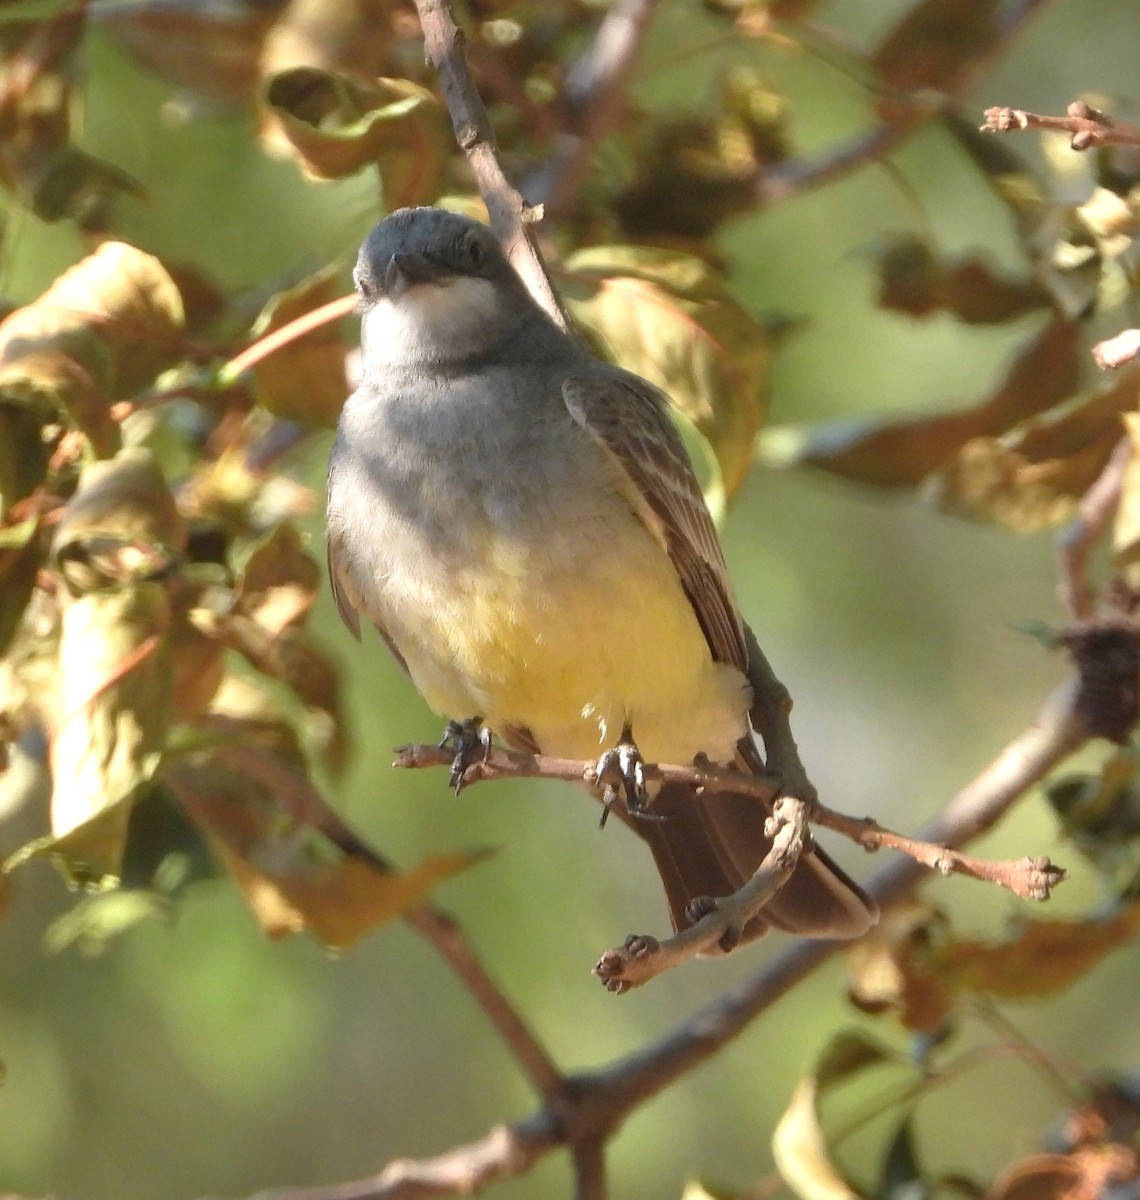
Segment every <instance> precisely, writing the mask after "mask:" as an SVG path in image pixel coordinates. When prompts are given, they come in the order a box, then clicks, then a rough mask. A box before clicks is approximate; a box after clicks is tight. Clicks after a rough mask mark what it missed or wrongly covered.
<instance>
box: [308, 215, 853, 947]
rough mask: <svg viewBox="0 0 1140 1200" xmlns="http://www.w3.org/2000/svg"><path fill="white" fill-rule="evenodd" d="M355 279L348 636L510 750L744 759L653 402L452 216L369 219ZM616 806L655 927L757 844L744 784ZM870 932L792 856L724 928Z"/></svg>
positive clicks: (343, 537) (712, 593)
mask: <svg viewBox="0 0 1140 1200" xmlns="http://www.w3.org/2000/svg"><path fill="white" fill-rule="evenodd" d="M354 277H355V280H356V286H357V289H358V290H359V292H360V297H361V302H360V311H361V314H362V328H361V345H362V356H361V364H362V370H361V380H360V385H359V387H358V388H357V389H356V391H355V392H354V393H353V394H352V396H351V397H350V398H349V399H348V402H347V403H346V404H345V407H344V411H343V413H342V414H341V418H340V424H339V428H338V432H337V438H336V442H335V445H334V446H333V451H332V458H331V461H330V463H329V479H328V551H329V570H330V575H331V578H332V586H333V592H334V594H335V597H336V602H337V606H338V608H339V610H340V613H341V616H342V617H343V618H344V620H345V622H346V624H347V625H348V627H349V628H350V629H351V630H352V632H353V633H354V634H355V635H356V636H357V637H359V635H360V615H363V616H364V617H366V618H367V619H368V620H369V621H370V622H371V623H372V624H373V625H375V627H376V628H377V629H378V630H379V631H380V636H381V637H382V638H383V639H384V641H385V642H386V643H387V644H388V647H389V649H390V650H391V651H392V653H393V654H394V655H395V656H396V658H397V660H398V661H399V662H400V664H401V665H402V666H403V667H404V669H405V670H406V671H407V673H408V674H409V675H410V676H411V678H412V681H413V683H414V684H415V685H416V687H417V688H418V689H419V691H420V693H421V694H422V695H423V697H424V698H425V699H426V700H427V702H428V703H429V704H430V705H431V706H432V708H434V709H435V710H436V711H437V712H439V713H440V714H443V715H445V716H447V717H451V718H460V719H465V718H471V717H475V716H476V715H477V716H478V717H479V718H481V720H482V721H483V722H484V724H485V727H486V728H487V729H488V730H490V731H492V732H493V733H494V734H495V735H497V736H498V737H500V738H502V739H503V740H504V741H505V742H507V743H508V744H509V745H511V746H514V747H517V748H519V749H524V750H527V751H530V752H541V753H544V754H551V755H556V756H560V757H566V758H583V759H585V758H592V757H596V756H598V755H599V752H600V751H602V750H604V749H606V748H609V747H613V746H614V745H615V744H616V743H617V742H618V740H619V738H621V737H622V736H623V734H625V735H626V736H628V735H630V734H632V739H633V741H634V742H635V743H636V746H637V748H638V750H640V752H641V754H642V755H643V756H644V758H645V760H646V761H649V762H668V763H688V762H691V761H692V760H693V759H694V757H696V756H697V755H698V754H702V753H703V754H705V755H707V756H708V758H709V759H711V760H712V761H714V762H718V763H736V764H737V765H741V766H744V767H745V768H746V769H750V770H755V769H758V767H759V766H760V765H761V760H760V758H759V756H758V752H757V749H756V745H755V743H754V742H753V740H752V730H751V727H750V724H749V715H748V710H749V705H750V701H751V690H750V688H749V685H748V682H747V680H746V672H747V670H748V646H747V641H746V637H745V628H744V622H743V620H742V618H741V615H740V611H739V609H738V608H737V605H736V601H735V599H734V597H733V593H732V587H731V585H730V583H729V579H728V574H727V571H726V568H725V563H724V557H723V554H722V552H721V548H720V544H719V541H718V539H717V535H716V531H715V529H714V527H713V523H712V520H711V518H710V516H709V513H708V509H707V508H706V506H705V503H704V500H703V498H702V496H701V492H700V488H699V487H698V484H697V480H696V478H695V476H694V474H693V469H692V466H691V464H690V462H689V459H688V457H687V455H686V453H685V450H684V447H683V446H682V444H681V441H680V439H679V438H678V435H677V433H676V431H675V429H674V428H673V426H672V424H671V422H670V420H669V417H668V416H667V410H668V403H669V402H668V399H667V397H665V396H664V395H663V394H662V393H661V392H659V391H658V390H657V389H656V388H654V387H653V386H652V385H651V384H649V383H647V382H646V381H645V380H644V379H641V378H639V377H638V376H636V375H632V374H630V373H629V372H627V371H623V370H620V369H618V368H617V367H612V366H609V365H607V364H605V363H603V362H601V361H599V360H598V359H596V358H594V357H593V356H592V355H590V354H589V353H588V352H587V351H586V350H585V349H584V348H583V347H582V346H581V345H579V344H578V342H576V341H575V340H574V339H573V338H572V337H571V336H569V335H568V334H566V333H565V332H563V331H562V330H561V329H560V328H558V326H557V325H555V323H554V322H553V321H552V320H551V319H550V317H549V316H547V314H546V313H545V312H544V311H543V310H542V309H541V308H540V307H539V306H538V304H537V303H536V302H535V301H534V300H533V299H532V298H531V296H530V294H529V293H528V292H527V290H526V288H525V287H524V286H523V284H522V282H521V280H520V279H519V277H518V275H516V273H515V271H514V270H513V268H512V267H511V265H510V263H509V262H508V261H507V258H506V256H505V255H504V254H503V252H502V250H501V248H500V246H499V244H498V242H497V241H496V239H495V237H494V236H493V235H492V233H491V232H490V230H488V229H487V228H485V227H484V226H482V225H479V224H477V223H476V222H474V221H471V220H469V219H467V218H466V217H462V216H459V215H457V214H455V213H450V212H443V211H441V210H438V209H431V208H414V209H401V210H400V211H399V212H395V213H393V214H392V215H391V216H389V217H388V218H386V219H385V220H384V221H382V222H381V223H380V224H379V225H378V226H377V227H376V228H375V229H374V230H373V231H372V233H371V234H370V235H369V236H368V239H367V240H366V241H365V243H364V246H363V247H362V249H361V252H360V258H359V260H358V262H357V266H356V271H355V275H354ZM619 815H620V816H621V817H622V819H623V820H624V821H625V822H626V823H627V824H628V825H630V826H631V827H632V828H633V829H634V830H636V832H637V833H638V834H640V836H641V837H642V838H644V840H645V841H646V842H648V844H649V848H650V850H651V851H652V853H653V857H654V859H655V861H656V864H657V869H658V871H659V872H660V874H661V878H662V880H663V882H664V884H665V891H666V894H667V896H668V900H669V907H670V910H671V914H672V919H673V924H674V927H676V928H681V927H683V926H684V925H686V924H688V923H689V921H690V920H691V919H692V912H693V911H700V908H699V906H698V908H697V909H696V910H693V909H691V908H690V906H691V905H692V904H693V902H694V901H696V900H698V899H700V900H702V901H707V898H709V897H717V896H726V895H728V894H730V893H732V892H734V891H735V890H736V889H737V888H738V887H740V886H741V885H742V884H743V883H744V882H745V881H746V880H747V879H748V878H749V877H750V876H751V875H752V874H753V872H754V871H755V869H756V867H757V866H758V865H759V863H760V861H761V859H762V858H763V856H764V854H765V853H766V852H767V849H768V846H769V842H768V840H767V839H766V838H765V836H764V821H765V817H766V812H765V810H764V808H763V806H762V805H760V804H758V803H757V801H756V800H754V799H749V798H748V797H746V796H740V795H730V794H716V795H709V796H707V797H701V796H698V795H696V794H695V792H694V790H693V789H692V788H691V787H684V786H673V785H668V786H664V787H662V788H661V789H660V790H659V791H658V793H657V794H656V795H655V796H654V797H653V799H652V803H651V806H650V809H649V811H648V813H645V814H640V815H639V814H637V813H636V812H631V811H628V810H622V809H619ZM653 818H657V819H653ZM874 920H875V909H874V905H873V904H872V903H871V901H870V900H868V898H867V897H866V896H865V895H864V894H863V893H862V892H861V891H860V890H859V888H858V886H857V885H856V884H854V883H853V882H852V881H851V880H850V879H848V878H847V877H846V876H845V875H844V874H843V873H842V872H841V871H840V870H839V869H838V868H837V867H836V866H835V865H834V864H833V863H831V862H830V861H829V860H828V859H827V858H826V857H825V856H824V855H823V854H822V853H821V852H820V851H818V850H814V851H812V852H810V853H808V854H806V855H805V856H804V857H803V859H802V860H801V862H800V863H799V865H798V866H797V868H796V871H795V872H794V874H793V876H792V878H791V880H790V881H789V882H788V883H787V884H786V886H785V887H784V888H783V889H782V890H781V891H780V892H779V893H778V894H777V895H776V896H775V898H774V899H773V900H772V901H771V903H770V904H769V905H768V906H767V907H766V908H765V909H764V911H763V913H762V914H761V915H760V916H759V917H757V918H755V919H754V920H753V921H752V922H751V923H750V924H749V926H748V928H747V929H745V931H744V939H745V940H749V939H751V938H753V937H757V936H759V935H760V934H761V933H763V932H764V930H765V928H767V926H768V925H775V926H777V927H779V928H782V929H787V930H790V931H792V932H795V933H799V934H807V935H812V936H817V937H855V936H858V935H859V934H861V933H863V932H864V931H865V930H866V929H867V928H868V927H869V926H870V925H871V924H872V923H873V922H874Z"/></svg>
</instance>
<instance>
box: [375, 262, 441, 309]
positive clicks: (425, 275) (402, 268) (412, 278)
mask: <svg viewBox="0 0 1140 1200" xmlns="http://www.w3.org/2000/svg"><path fill="white" fill-rule="evenodd" d="M447 274H448V272H447V270H446V269H445V268H444V267H442V266H440V264H439V263H437V262H433V261H432V260H431V259H430V258H428V257H426V255H423V254H416V253H414V252H412V251H406V250H401V251H399V252H398V253H396V254H393V255H392V257H391V259H390V260H389V262H388V269H387V270H386V271H385V272H384V294H385V295H386V296H389V297H391V298H392V299H393V300H395V299H398V298H399V297H400V296H402V295H403V294H404V293H405V292H406V291H407V290H408V289H409V288H411V287H415V285H416V284H419V283H439V282H440V281H441V280H442V279H444V278H445V277H446V276H447Z"/></svg>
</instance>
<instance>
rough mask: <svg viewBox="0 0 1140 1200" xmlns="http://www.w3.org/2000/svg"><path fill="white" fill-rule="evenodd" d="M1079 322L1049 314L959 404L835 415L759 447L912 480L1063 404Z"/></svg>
mask: <svg viewBox="0 0 1140 1200" xmlns="http://www.w3.org/2000/svg"><path fill="white" fill-rule="evenodd" d="M1078 333H1079V330H1078V326H1077V325H1076V323H1074V322H1071V321H1066V320H1060V319H1058V320H1055V321H1052V322H1050V324H1049V325H1047V326H1046V327H1045V329H1044V330H1042V331H1041V333H1039V334H1037V335H1036V336H1035V337H1034V338H1033V340H1032V341H1031V342H1030V343H1029V345H1028V346H1026V347H1025V348H1024V349H1023V350H1022V351H1021V352H1020V353H1019V354H1018V356H1017V358H1016V359H1015V360H1014V363H1013V365H1012V367H1011V368H1010V370H1009V373H1008V374H1007V375H1006V378H1005V380H1004V381H1003V382H1002V384H1001V386H1000V387H999V388H998V390H997V391H996V392H995V393H994V394H993V395H992V396H991V397H990V398H989V399H988V400H986V401H985V402H984V403H982V404H980V405H978V406H977V407H975V408H971V409H966V410H964V411H962V412H956V413H946V414H940V415H936V416H932V417H914V418H907V419H901V420H900V419H883V418H878V419H871V420H865V421H864V420H860V421H847V422H836V423H833V424H828V425H822V426H817V427H814V428H811V429H807V430H798V429H792V430H788V429H780V430H775V431H773V432H772V433H771V434H770V435H767V436H766V437H765V439H764V441H763V444H762V447H761V448H762V451H763V453H764V455H765V457H766V458H767V459H768V461H770V462H774V463H777V464H779V465H781V466H799V465H804V464H810V465H812V466H818V467H823V468H824V469H825V470H828V471H832V472H834V473H835V474H837V475H842V476H844V477H845V478H847V479H854V480H857V481H859V482H861V483H872V484H875V485H877V486H879V487H914V486H915V485H916V484H918V483H920V482H921V481H922V480H924V479H925V478H926V477H927V476H929V475H931V474H933V473H934V472H935V471H938V470H939V469H940V468H942V467H944V466H946V465H947V464H949V463H951V462H952V461H953V459H954V458H955V456H956V455H959V454H961V453H962V451H963V449H964V448H965V447H967V446H968V445H969V444H970V443H972V442H974V441H975V440H976V439H979V438H986V437H995V436H996V435H998V434H1000V433H1004V432H1005V431H1006V430H1008V429H1010V428H1011V427H1012V426H1014V425H1016V424H1017V423H1018V422H1019V421H1023V420H1026V419H1027V418H1029V417H1031V416H1034V415H1035V414H1038V413H1042V412H1045V411H1046V410H1048V409H1050V408H1052V407H1054V406H1055V405H1057V404H1059V403H1060V402H1061V401H1063V400H1064V399H1066V398H1067V397H1068V396H1069V395H1070V394H1071V393H1072V391H1073V389H1074V388H1075V387H1076V384H1077V378H1078V371H1079V363H1078V351H1079V342H1078Z"/></svg>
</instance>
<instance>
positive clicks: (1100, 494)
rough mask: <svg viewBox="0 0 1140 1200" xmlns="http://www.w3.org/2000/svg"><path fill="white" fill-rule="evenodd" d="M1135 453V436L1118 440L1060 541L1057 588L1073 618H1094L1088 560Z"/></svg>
mask: <svg viewBox="0 0 1140 1200" xmlns="http://www.w3.org/2000/svg"><path fill="white" fill-rule="evenodd" d="M1132 452H1133V445H1132V439H1131V438H1130V437H1128V436H1127V435H1126V436H1125V437H1122V438H1121V439H1120V441H1119V442H1117V444H1116V449H1115V450H1113V452H1112V456H1111V457H1110V458H1109V460H1108V462H1107V463H1106V464H1105V467H1104V470H1102V471H1101V473H1100V474H1099V475H1098V476H1097V478H1096V479H1095V480H1094V482H1093V484H1092V486H1091V487H1090V488H1089V489H1088V491H1087V492H1085V494H1084V495H1083V496H1082V497H1081V502H1080V504H1079V506H1078V507H1077V515H1076V517H1074V518H1073V520H1072V521H1071V522H1070V523H1069V524H1068V525H1066V526H1065V528H1064V529H1063V530H1062V531H1061V535H1060V537H1059V538H1058V540H1057V547H1058V554H1059V557H1060V560H1061V561H1060V576H1061V578H1060V582H1059V584H1058V591H1059V592H1060V596H1061V602H1062V603H1063V604H1064V606H1065V612H1066V613H1067V614H1068V616H1069V619H1070V620H1072V621H1088V620H1091V619H1092V616H1093V610H1094V607H1095V601H1096V593H1095V591H1094V590H1093V587H1092V585H1091V584H1090V583H1089V580H1088V560H1089V556H1090V555H1091V554H1092V551H1093V548H1094V547H1095V546H1096V544H1097V543H1098V542H1099V541H1100V539H1101V537H1102V536H1103V535H1104V532H1105V530H1106V529H1107V528H1108V525H1109V522H1110V521H1111V520H1112V517H1113V514H1114V513H1115V512H1116V510H1117V508H1118V507H1119V505H1120V497H1121V494H1122V492H1123V490H1124V476H1125V473H1126V472H1127V470H1128V464H1129V463H1130V462H1131V461H1132Z"/></svg>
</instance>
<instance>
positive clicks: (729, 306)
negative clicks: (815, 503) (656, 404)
mask: <svg viewBox="0 0 1140 1200" xmlns="http://www.w3.org/2000/svg"><path fill="white" fill-rule="evenodd" d="M565 270H566V272H567V275H568V276H569V282H570V283H571V284H572V285H573V286H574V289H575V290H574V292H572V293H571V295H570V296H569V303H570V307H571V310H572V312H573V313H574V316H575V317H576V318H577V319H578V320H580V321H581V322H582V323H583V324H584V325H586V326H587V328H588V329H590V330H591V331H593V332H594V333H595V334H596V335H597V337H598V338H599V339H600V341H601V342H602V343H603V346H604V348H605V350H606V352H607V354H608V355H609V357H610V358H612V360H613V361H614V362H616V363H619V364H620V365H621V366H623V367H625V368H627V369H628V370H630V371H633V372H635V373H636V374H638V375H641V376H643V377H644V378H646V379H648V380H649V381H650V382H651V383H654V384H656V385H657V386H658V387H659V388H661V389H662V390H663V391H664V392H666V393H667V394H668V396H669V397H670V399H671V400H672V401H673V402H674V404H676V406H677V407H678V408H679V409H680V410H681V412H682V413H683V414H684V415H685V416H686V417H687V418H688V419H689V420H690V421H692V422H693V424H694V425H695V426H696V427H697V429H698V430H699V431H700V433H701V435H702V436H703V437H704V438H706V439H707V440H708V442H709V444H710V445H711V447H712V449H713V453H714V454H715V455H716V459H717V462H718V464H719V466H720V470H721V475H722V477H723V480H724V486H725V490H726V492H727V494H728V495H729V496H732V495H734V494H735V492H736V490H737V489H738V488H739V486H740V484H741V483H742V481H743V479H744V477H745V475H746V474H747V472H748V470H749V468H750V466H751V463H752V452H753V445H754V443H755V440H756V435H757V432H758V431H759V429H760V425H761V423H762V422H763V419H764V414H765V411H766V406H767V394H768V370H769V362H770V357H771V350H770V346H769V342H768V337H767V334H766V332H765V330H764V329H763V327H762V326H761V325H760V324H759V322H757V321H756V320H755V319H754V318H753V317H751V316H750V315H749V314H748V313H747V312H746V311H745V310H744V309H743V308H742V307H741V305H740V304H739V303H738V302H737V301H736V300H735V299H734V298H733V296H732V293H731V292H730V291H729V289H728V287H727V285H726V284H725V281H724V279H723V278H722V277H721V276H720V275H719V274H717V272H716V271H714V270H713V269H712V268H711V267H710V266H708V264H707V263H705V262H703V261H702V260H701V259H699V258H695V257H693V256H692V255H687V254H678V253H675V252H672V251H666V250H655V249H651V248H649V247H645V246H595V247H591V248H590V249H589V250H582V251H579V252H578V253H577V254H574V255H572V256H571V257H570V258H569V259H568V260H567V262H566V263H565Z"/></svg>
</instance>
